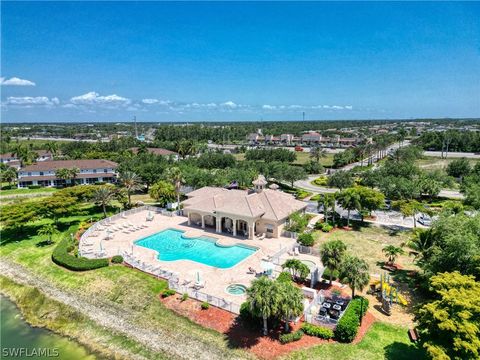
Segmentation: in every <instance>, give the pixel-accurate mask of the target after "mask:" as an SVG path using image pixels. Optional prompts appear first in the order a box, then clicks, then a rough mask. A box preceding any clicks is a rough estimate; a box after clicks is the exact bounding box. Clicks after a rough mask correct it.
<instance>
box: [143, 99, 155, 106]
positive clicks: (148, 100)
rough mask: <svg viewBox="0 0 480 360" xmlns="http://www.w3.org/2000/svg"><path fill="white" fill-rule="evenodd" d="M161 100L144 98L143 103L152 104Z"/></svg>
mask: <svg viewBox="0 0 480 360" xmlns="http://www.w3.org/2000/svg"><path fill="white" fill-rule="evenodd" d="M158 102H159V100H157V99H143V100H142V103H144V104H148V105H152V104H158Z"/></svg>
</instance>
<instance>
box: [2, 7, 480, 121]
mask: <svg viewBox="0 0 480 360" xmlns="http://www.w3.org/2000/svg"><path fill="white" fill-rule="evenodd" d="M1 65H2V66H1V79H0V82H1V87H0V89H1V117H2V121H3V122H50V121H52V122H54V121H60V122H85V121H86V122H95V121H99V122H100V121H102V122H103V121H115V122H117V121H130V120H131V119H132V118H133V116H136V117H137V119H138V121H162V122H165V121H167V122H168V121H172V122H178V121H235V120H241V121H255V120H261V119H263V120H278V121H280V120H301V119H302V116H303V113H305V118H306V119H308V120H332V119H338V120H342V119H399V118H425V117H427V118H434V117H480V3H475V2H466V3H462V2H454V3H450V2H425V3H416V2H402V3H398V2H365V3H363V2H354V3H349V2H333V3H330V2H302V3H299V2H296V3H290V2H261V3H258V2H243V3H236V2H209V3H202V2H195V3H189V2H178V3H177V2H93V1H89V2H6V1H2V2H1Z"/></svg>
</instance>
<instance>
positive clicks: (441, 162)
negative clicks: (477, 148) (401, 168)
mask: <svg viewBox="0 0 480 360" xmlns="http://www.w3.org/2000/svg"><path fill="white" fill-rule="evenodd" d="M453 160H458V158H447V159H442V158H439V157H425V158H423V159H418V160H415V164H417V165H418V166H419V167H421V168H423V169H430V170H433V169H444V168H446V167H447V166H448V164H450V163H451V162H452V161H453ZM467 160H468V162H469V163H470V166H475V164H476V163H477V162H478V161H479V160H477V159H467Z"/></svg>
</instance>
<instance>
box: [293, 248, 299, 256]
mask: <svg viewBox="0 0 480 360" xmlns="http://www.w3.org/2000/svg"><path fill="white" fill-rule="evenodd" d="M293 254H294V255H295V256H299V255H300V252H299V251H298V248H295V249H294V250H293Z"/></svg>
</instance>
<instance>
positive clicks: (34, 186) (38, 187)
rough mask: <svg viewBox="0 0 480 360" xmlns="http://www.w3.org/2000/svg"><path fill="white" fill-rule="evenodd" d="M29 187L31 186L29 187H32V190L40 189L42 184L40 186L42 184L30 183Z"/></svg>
mask: <svg viewBox="0 0 480 360" xmlns="http://www.w3.org/2000/svg"><path fill="white" fill-rule="evenodd" d="M28 188H29V189H32V190H33V189H40V188H41V186H40V185H30V186H29V187H28Z"/></svg>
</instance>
